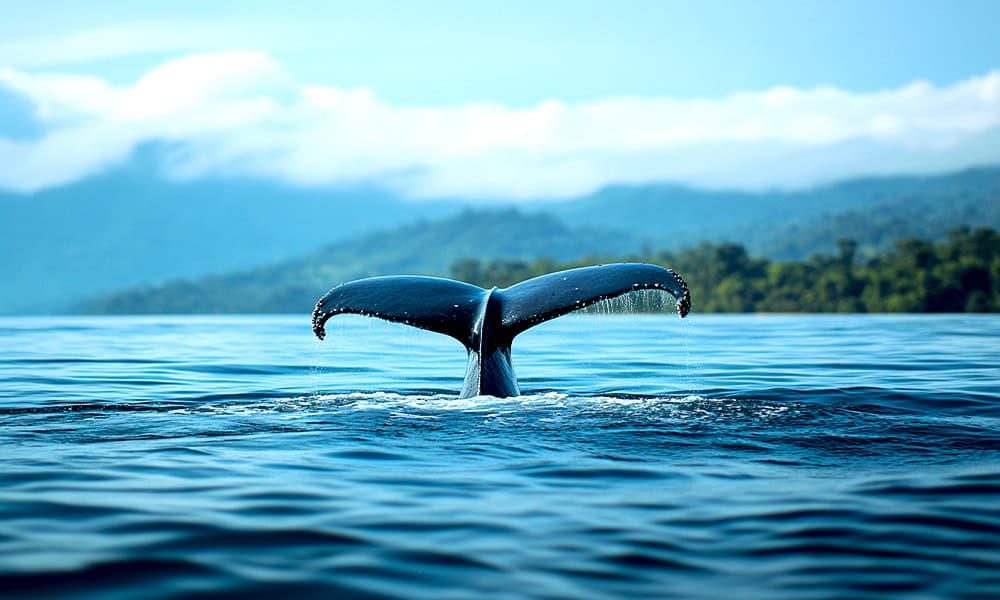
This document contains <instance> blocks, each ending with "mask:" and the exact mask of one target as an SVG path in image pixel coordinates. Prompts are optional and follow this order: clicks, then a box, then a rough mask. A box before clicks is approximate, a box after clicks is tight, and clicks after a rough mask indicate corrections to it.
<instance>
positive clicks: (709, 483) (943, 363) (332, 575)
mask: <svg viewBox="0 0 1000 600" xmlns="http://www.w3.org/2000/svg"><path fill="white" fill-rule="evenodd" d="M695 310H697V306H696V307H695ZM328 331H329V336H328V337H327V340H326V341H324V342H320V341H318V340H316V339H315V338H313V336H312V333H311V331H310V325H309V315H296V316H240V317H155V318H153V317H141V318H139V317H136V318H37V319H36V318H30V319H28V318H4V319H0V453H2V455H0V456H2V458H0V597H4V598H18V597H24V598H46V597H72V598H95V597H101V598H144V599H155V598H178V597H231V598H253V597H261V598H270V597H283V598H299V597H331V598H333V597H339V598H350V597H358V598H383V597H386V598H393V597H418V598H485V597H489V598H623V597H627V598H640V597H650V598H705V599H709V598H711V599H715V598H726V597H729V598H741V599H743V598H789V599H808V598H869V597H870V598H881V597H885V598H889V597H891V598H984V599H985V598H998V597H1000V316H862V315H859V316H705V315H699V314H697V313H693V314H692V315H691V316H690V317H689V318H687V319H684V320H680V319H678V318H677V317H676V316H675V315H631V316H630V315H623V316H616V315H570V316H567V317H563V318H560V319H557V320H555V321H551V322H549V323H546V324H543V325H541V326H538V327H536V328H534V329H532V330H530V331H528V332H527V333H525V334H523V335H522V336H521V337H519V338H518V339H517V341H516V342H515V345H514V364H515V367H516V369H517V371H518V374H519V376H520V384H521V388H522V390H524V392H525V394H526V395H525V396H523V397H519V398H513V399H503V400H501V399H496V398H474V399H470V400H458V399H457V395H458V391H459V389H460V387H461V378H462V375H463V374H464V368H465V352H464V350H463V349H462V348H461V346H460V345H459V344H458V343H457V342H455V341H453V340H451V339H450V338H446V337H444V336H439V335H436V334H432V333H428V332H424V331H420V330H415V329H412V328H407V327H405V326H401V325H393V324H389V323H384V322H381V321H377V320H374V319H365V318H362V317H353V316H350V317H337V318H335V319H333V320H332V321H331V322H330V323H329V328H328Z"/></svg>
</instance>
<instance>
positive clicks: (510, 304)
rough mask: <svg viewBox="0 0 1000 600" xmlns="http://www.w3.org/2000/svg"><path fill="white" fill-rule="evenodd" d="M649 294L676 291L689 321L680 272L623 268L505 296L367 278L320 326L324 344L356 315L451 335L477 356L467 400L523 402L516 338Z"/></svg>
mask: <svg viewBox="0 0 1000 600" xmlns="http://www.w3.org/2000/svg"><path fill="white" fill-rule="evenodd" d="M648 289H658V290H663V291H665V292H668V293H670V294H671V295H672V296H673V297H674V298H675V299H676V300H677V312H678V314H680V316H681V317H684V316H686V315H687V313H688V311H689V310H690V309H691V294H690V292H689V291H688V287H687V284H686V283H685V282H684V280H683V279H682V278H681V276H680V275H678V274H676V273H674V272H673V271H672V270H670V269H666V268H664V267H660V266H657V265H649V264H643V263H615V264H609V265H601V266H596V267H582V268H579V269H569V270H567V271H559V272H557V273H549V274H548V275H542V276H540V277H535V278H533V279H528V280H527V281H523V282H521V283H518V284H516V285H513V286H511V287H509V288H505V289H502V290H501V289H497V288H493V289H491V290H486V289H483V288H481V287H478V286H475V285H471V284H468V283H462V282H460V281H453V280H451V279H443V278H438V277H419V276H409V275H395V276H388V277H371V278H368V279H359V280H357V281H351V282H348V283H345V284H342V285H339V286H337V287H335V288H333V289H331V290H330V291H329V292H327V293H326V294H325V295H324V296H323V297H322V298H320V299H319V302H317V303H316V308H315V309H314V310H313V315H312V327H313V332H314V333H315V334H316V336H317V337H318V338H320V339H323V338H324V337H325V335H326V330H325V324H326V322H327V320H329V319H330V318H331V317H333V316H335V315H339V314H344V313H353V314H360V315H366V316H371V317H378V318H380V319H385V320H386V321H392V322H395V323H405V324H407V325H412V326H414V327H419V328H421V329H427V330H430V331H434V332H437V333H443V334H445V335H448V336H451V337H453V338H455V339H456V340H458V341H459V342H461V343H462V344H463V345H464V346H465V348H466V350H468V353H469V362H468V366H467V369H466V374H465V384H464V386H463V388H462V395H461V397H462V398H468V397H471V396H477V395H490V396H497V397H507V396H517V395H519V394H520V390H519V389H518V386H517V378H516V377H515V375H514V368H513V365H512V364H511V361H510V347H511V343H512V342H513V340H514V337H515V336H517V335H518V334H519V333H521V332H523V331H525V330H526V329H529V328H530V327H533V326H534V325H537V324H539V323H542V322H543V321H548V320H550V319H554V318H556V317H558V316H561V315H564V314H566V313H569V312H572V311H574V310H579V309H581V308H584V307H586V306H590V305H591V304H594V303H595V302H599V301H601V300H607V299H609V298H615V297H617V296H621V295H623V294H627V293H629V292H634V291H638V290H648Z"/></svg>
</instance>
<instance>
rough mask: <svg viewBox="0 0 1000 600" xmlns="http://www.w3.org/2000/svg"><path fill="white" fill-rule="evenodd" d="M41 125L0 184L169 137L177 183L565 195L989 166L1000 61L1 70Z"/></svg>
mask: <svg viewBox="0 0 1000 600" xmlns="http://www.w3.org/2000/svg"><path fill="white" fill-rule="evenodd" d="M0 85H2V86H5V87H8V88H12V89H14V90H16V91H18V92H19V93H21V94H23V95H25V96H27V97H29V98H30V99H31V100H32V101H33V102H34V103H35V106H36V113H37V118H38V119H39V120H40V121H41V122H42V123H43V125H44V131H45V133H44V135H42V136H41V137H38V138H36V139H28V140H25V139H19V140H4V139H2V138H0V161H2V162H3V164H4V165H5V168H4V170H3V171H2V172H0V187H2V188H7V189H14V190H22V191H30V190H36V189H41V188H45V187H48V186H53V185H58V184H61V183H66V182H72V181H74V180H76V179H79V178H82V177H86V176H87V175H90V174H93V173H95V172H98V171H100V170H102V169H106V168H108V167H110V166H112V165H114V164H115V163H117V162H120V161H123V160H125V159H127V158H128V156H129V155H130V154H131V152H132V151H133V150H134V149H135V148H136V147H137V146H138V145H139V144H142V143H144V142H152V141H168V142H171V147H173V148H176V152H175V153H174V154H172V155H171V156H170V157H169V160H168V161H167V163H166V164H165V165H164V168H165V170H166V171H167V172H168V174H170V175H172V176H174V177H188V178H191V177H201V176H207V175H211V174H215V173H227V174H246V175H252V176H259V177H271V178H278V179H281V180H285V181H289V182H292V183H297V184H302V185H326V184H336V183H341V182H353V181H373V182H376V183H380V184H383V185H388V186H392V187H395V188H397V189H399V190H400V191H402V192H403V193H406V194H408V195H411V196H463V197H470V198H490V197H504V198H537V197H561V196H569V195H575V194H580V193H585V192H588V191H591V190H593V189H595V188H597V187H600V186H602V185H606V184H609V183H622V182H633V183H637V182H645V181H668V180H672V181H682V182H687V183H691V184H695V185H705V186H715V187H718V186H737V187H761V186H796V185H804V184H809V183H813V182H816V181H818V180H826V179H833V178H837V177H844V176H854V175H862V174H870V173H886V172H901V171H902V172H905V171H910V172H920V171H928V170H946V169H952V168H959V167H962V166H966V165H968V164H975V163H983V162H990V161H997V160H1000V133H998V132H1000V71H994V72H991V73H988V74H985V75H983V76H981V77H976V78H972V79H969V80H966V81H962V82H958V83H955V84H953V85H949V86H944V87H935V86H933V85H930V84H929V83H926V82H915V83H912V84H910V85H907V86H904V87H902V88H899V89H893V90H885V91H880V92H875V93H852V92H849V91H845V90H840V89H836V88H830V87H820V88H815V89H795V88H788V87H779V88H773V89H770V90H764V91H759V92H745V93H738V94H732V95H729V96H726V97H722V98H713V99H684V100H682V99H671V98H638V97H623V98H608V99H604V100H599V101H593V102H582V103H564V102H559V101H549V102H544V103H541V104H539V105H537V106H533V107H529V108H510V107H507V106H503V105H498V104H490V103H473V104H464V105H456V106H440V107H433V106H394V105H390V104H387V103H385V102H383V101H381V100H379V98H378V97H377V96H376V95H375V94H374V93H373V92H372V91H370V90H365V89H354V90H348V89H340V88H335V87H330V86H314V85H307V84H303V83H301V82H298V81H296V80H295V79H294V78H293V77H291V76H290V75H289V74H288V73H287V72H286V71H285V70H284V69H283V68H282V66H281V65H280V64H278V63H277V62H276V61H275V60H273V59H272V58H270V57H269V56H267V55H265V54H260V53H253V52H217V53H208V54H194V55H188V56H184V57H181V58H178V59H176V60H172V61H169V62H167V63H165V64H163V65H161V66H159V67H157V68H155V69H153V70H151V71H149V72H148V73H146V74H145V75H144V76H143V77H141V78H140V79H139V80H138V81H136V82H135V83H133V84H130V85H117V86H116V85H112V84H111V83H109V82H106V81H103V80H101V79H99V78H95V77H85V76H70V75H62V76H60V75H42V74H35V73H30V72H24V71H16V70H12V69H6V70H0Z"/></svg>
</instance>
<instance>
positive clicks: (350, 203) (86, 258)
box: [0, 161, 458, 314]
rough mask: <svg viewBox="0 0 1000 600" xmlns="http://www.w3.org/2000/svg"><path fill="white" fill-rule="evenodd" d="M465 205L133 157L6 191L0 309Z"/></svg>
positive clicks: (170, 275)
mask: <svg viewBox="0 0 1000 600" xmlns="http://www.w3.org/2000/svg"><path fill="white" fill-rule="evenodd" d="M457 210H458V205H457V204H455V203H450V204H449V203H440V202H438V203H408V202H403V201H401V200H399V199H398V198H395V197H393V196H392V195H390V194H388V193H385V192H381V191H378V190H374V189H363V188H354V189H348V188H343V189H304V188H295V187H290V186H284V185H281V184H277V183H272V182H266V181H255V180H228V179H215V180H200V181H192V182H172V181H169V180H167V179H165V178H163V177H162V176H161V175H159V174H158V173H156V172H153V171H152V169H151V168H145V167H144V166H143V162H142V161H139V162H138V163H130V164H129V165H128V166H126V167H125V168H122V169H119V170H116V171H113V172H110V173H107V174H105V175H102V176H99V177H95V178H93V179H90V180H86V181H82V182H79V183H75V184H72V185H67V186H64V187H60V188H56V189H50V190H45V191H42V192H38V193H34V194H24V195H21V194H11V193H6V194H5V193H0V272H2V273H3V275H2V276H0V314H4V313H7V314H12V313H13V314H18V313H21V314H23V313H53V312H65V311H68V310H71V307H72V305H73V304H74V303H77V302H79V300H80V298H83V297H87V296H94V295H97V294H100V293H104V292H109V291H112V290H115V289H122V288H126V287H131V286H135V285H139V284H151V283H157V282H163V281H165V280H168V279H174V278H177V277H197V276H200V275H206V274H209V273H222V272H228V271H233V270H238V269H247V268H250V267H252V266H255V265H259V264H266V263H273V262H275V261H278V260H281V259H284V258H289V257H291V256H295V255H299V254H302V253H304V252H307V251H309V250H313V249H315V248H317V247H319V246H321V245H323V244H326V243H330V242H333V241H336V240H340V239H345V238H348V237H352V236H356V235H358V234H360V233H364V232H369V231H373V230H376V229H379V228H384V227H390V226H393V225H396V224H400V223H404V222H408V221H413V220H414V219H416V218H418V217H423V218H434V217H440V216H443V215H446V214H449V213H453V212H455V211H457Z"/></svg>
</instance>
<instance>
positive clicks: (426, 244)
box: [86, 209, 639, 314]
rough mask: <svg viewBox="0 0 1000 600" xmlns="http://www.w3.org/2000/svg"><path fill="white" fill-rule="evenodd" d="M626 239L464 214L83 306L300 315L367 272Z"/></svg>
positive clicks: (598, 250)
mask: <svg viewBox="0 0 1000 600" xmlns="http://www.w3.org/2000/svg"><path fill="white" fill-rule="evenodd" d="M638 246H639V244H638V241H637V240H636V238H634V237H633V236H631V235H629V234H627V233H623V232H619V231H614V230H610V229H602V228H595V227H590V228H571V227H567V226H566V225H564V224H563V223H561V222H560V221H558V220H556V219H555V218H554V217H552V216H549V215H538V214H536V215H527V214H524V213H522V212H519V211H517V210H514V209H501V210H477V211H473V210H466V211H464V212H462V213H460V214H458V215H457V216H453V217H450V218H447V219H443V220H440V221H435V222H426V221H422V222H419V223H416V224H412V225H406V226H402V227H399V228H396V229H393V230H390V231H385V232H380V233H374V234H369V235H366V236H363V237H360V238H358V239H355V240H351V241H345V242H340V243H336V244H332V245H329V246H327V247H325V248H323V249H321V250H319V251H317V252H313V253H311V254H308V255H305V256H302V257H300V258H296V259H294V260H289V261H284V262H281V263H279V264H276V265H272V266H267V267H261V268H257V269H252V270H248V271H242V272H240V273H236V274H232V275H222V276H209V277H205V278H201V279H196V280H182V281H174V282H171V283H167V284H165V285H160V286H152V287H143V288H138V289H132V290H126V291H124V292H119V293H116V294H112V295H109V296H104V297H101V298H97V299H95V300H92V301H90V302H89V303H87V305H86V310H87V312H91V313H118V314H122V313H125V314H127V313H187V312H213V313H214V312H244V313H247V312H249V313H254V312H308V311H310V310H311V309H312V306H313V304H314V303H315V302H316V299H317V298H318V297H319V296H320V295H322V294H323V293H324V292H325V291H326V290H327V289H328V288H330V287H332V286H333V285H335V284H338V283H341V282H344V281H348V280H351V279H356V278H359V277H367V276H372V275H384V274H418V275H419V274H423V275H447V274H448V269H449V267H450V265H451V264H452V263H453V262H455V261H457V260H459V259H462V258H478V259H491V258H497V257H509V258H525V259H530V258H535V257H540V256H545V257H551V258H553V259H557V260H571V259H575V258H580V257H582V256H585V255H612V254H613V255H621V254H625V253H629V252H634V251H636V250H637V249H638Z"/></svg>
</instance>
